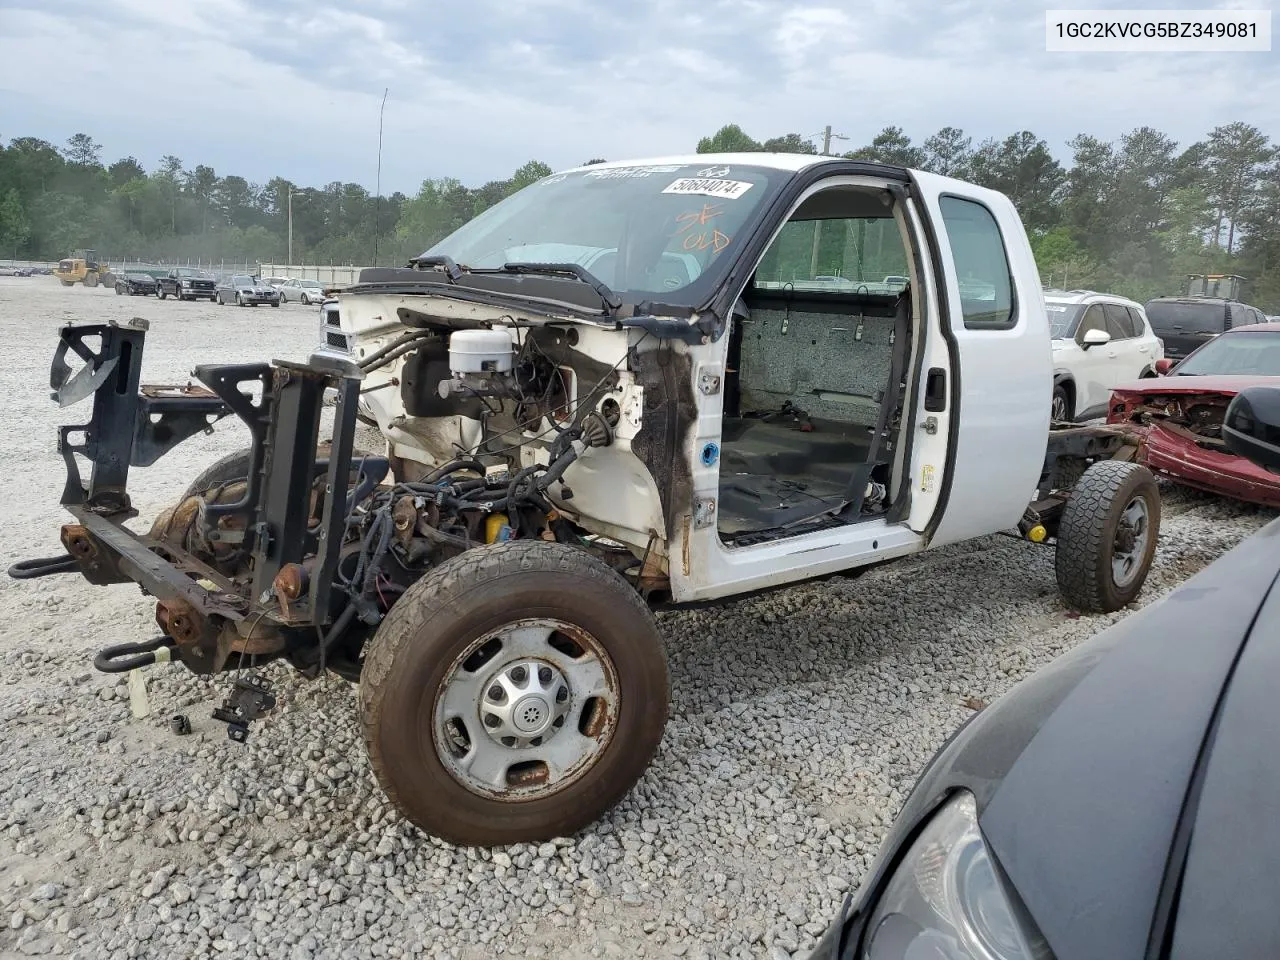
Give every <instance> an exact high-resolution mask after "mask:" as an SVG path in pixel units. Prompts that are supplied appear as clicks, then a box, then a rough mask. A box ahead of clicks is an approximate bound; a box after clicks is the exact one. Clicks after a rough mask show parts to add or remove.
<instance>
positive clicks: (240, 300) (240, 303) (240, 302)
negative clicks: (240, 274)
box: [236, 291, 244, 307]
mask: <svg viewBox="0 0 1280 960" xmlns="http://www.w3.org/2000/svg"><path fill="white" fill-rule="evenodd" d="M236 306H237V307H243V306H244V299H243V298H242V297H241V296H240V293H239V291H236Z"/></svg>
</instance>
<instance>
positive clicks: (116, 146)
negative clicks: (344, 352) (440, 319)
mask: <svg viewBox="0 0 1280 960" xmlns="http://www.w3.org/2000/svg"><path fill="white" fill-rule="evenodd" d="M1138 2H1139V0H1129V2H1128V3H1127V4H1125V3H1120V4H1113V3H1107V2H1099V0H1092V2H1090V3H1087V4H1078V5H1077V6H1080V7H1088V8H1094V9H1096V8H1101V7H1126V6H1132V5H1137V3H1138ZM1272 2H1274V0H1233V2H1228V3H1223V4H1217V6H1223V7H1238V8H1240V9H1265V8H1267V7H1268V6H1269V4H1270V3H1272ZM1148 6H1158V7H1160V8H1165V9H1169V8H1175V7H1180V6H1193V7H1199V8H1204V7H1211V6H1214V4H1213V3H1212V0H1199V2H1198V3H1194V4H1191V5H1179V4H1176V3H1172V2H1170V0H1164V2H1163V3H1156V4H1148ZM1053 7H1054V8H1055V9H1056V8H1062V7H1068V8H1071V7H1070V6H1069V5H1068V4H1065V3H1062V2H1061V0H1059V2H1057V3H1055V4H1053ZM1044 10H1045V7H1043V6H1038V5H1036V4H1034V3H1027V2H1025V0H949V2H947V3H942V2H940V0H935V2H933V3H929V2H923V0H863V2H859V3H850V2H840V0H464V2H461V3H453V2H450V3H440V2H433V0H346V3H345V4H339V3H328V2H326V0H198V2H193V0H94V2H93V3H91V4H89V5H87V6H86V5H84V4H76V3H71V4H66V3H63V4H54V3H51V2H49V0H0V140H4V141H8V140H9V139H12V138H13V137H16V136H36V137H40V138H43V139H46V140H49V141H51V142H53V143H55V144H57V145H62V144H63V143H65V141H66V139H67V137H69V136H70V135H71V134H73V133H76V132H80V131H83V132H85V133H88V134H89V135H90V136H92V137H93V138H94V139H95V140H97V141H98V142H99V143H101V144H102V145H103V147H104V150H103V156H104V159H105V160H106V161H108V162H110V161H112V160H115V159H118V158H120V157H123V156H129V155H132V156H135V157H137V158H138V159H139V160H140V161H141V162H142V164H143V166H144V167H146V168H147V169H148V170H150V169H154V168H155V167H156V166H157V164H158V162H159V159H160V157H161V156H163V155H165V154H174V155H176V156H178V157H180V158H181V159H182V160H183V161H184V163H185V164H186V165H187V166H188V167H191V166H194V165H195V164H197V163H204V164H207V165H209V166H212V167H213V168H214V169H215V170H216V171H217V172H218V173H219V174H220V175H227V174H233V173H234V174H239V175H240V176H244V177H246V178H247V179H249V180H251V181H256V182H259V183H263V182H266V181H267V180H268V179H270V178H271V177H273V176H283V177H287V178H288V179H290V180H292V181H294V182H295V183H298V184H303V185H312V186H321V185H323V184H325V183H328V182H331V181H335V180H338V181H354V182H357V183H361V184H364V185H365V186H367V187H369V188H370V189H372V188H373V187H374V186H375V183H376V180H377V163H378V119H379V107H380V104H381V101H382V96H383V91H384V89H389V91H390V92H389V94H388V96H387V101H386V109H385V123H384V132H383V143H382V170H381V183H382V189H383V192H384V193H391V192H393V191H395V190H401V191H404V192H406V193H412V192H414V191H415V190H416V189H417V186H418V185H419V184H420V183H421V182H422V181H423V180H424V179H427V178H436V177H443V176H452V177H457V178H458V179H460V180H462V181H463V182H464V183H466V184H468V185H479V184H480V183H483V182H484V181H487V180H493V179H500V178H504V177H507V176H510V174H511V173H512V172H513V171H514V170H515V169H516V168H517V167H519V166H520V165H522V164H523V163H525V162H526V161H528V160H531V159H539V160H543V161H545V162H547V163H548V164H550V165H551V166H552V167H553V168H555V169H561V168H565V167H569V166H575V165H577V164H579V163H582V162H584V161H586V160H588V159H591V158H593V157H603V158H605V159H609V160H621V159H627V158H640V157H649V156H658V155H663V154H672V153H686V152H689V153H691V152H693V149H694V147H695V145H696V144H697V141H698V139H699V138H700V137H702V136H705V135H708V134H711V133H714V132H715V130H716V129H718V128H719V127H720V126H722V125H723V124H725V123H737V124H739V125H741V126H742V127H743V128H744V129H745V130H746V131H747V132H748V133H750V134H751V135H752V136H755V137H757V138H758V139H762V140H763V139H765V138H767V137H770V136H776V135H780V134H784V133H789V132H795V133H800V134H803V135H809V134H815V135H816V134H818V133H819V132H820V131H821V130H822V128H823V127H824V126H825V125H826V124H831V125H832V127H833V132H834V133H836V134H837V135H843V136H845V137H848V138H849V139H848V140H847V141H846V140H836V141H835V142H834V143H833V152H841V151H843V150H847V149H852V148H853V147H856V146H860V145H863V144H865V143H867V142H869V141H870V139H871V138H872V137H873V136H874V135H875V134H876V133H877V132H878V131H879V130H880V129H882V128H883V127H885V126H887V125H896V126H899V127H902V128H903V129H904V130H905V131H906V133H907V134H908V135H909V136H911V137H912V139H913V140H914V141H915V142H917V143H919V142H921V141H922V140H924V139H925V138H926V137H928V136H929V135H930V134H932V133H934V132H935V131H937V130H938V129H939V128H941V127H944V126H948V125H950V126H957V127H960V128H962V129H963V130H965V132H966V133H968V134H970V135H972V136H973V137H974V142H975V144H976V143H977V142H978V141H980V140H981V139H983V138H985V137H990V136H994V137H1001V138H1003V137H1004V136H1007V135H1008V134H1011V133H1014V132H1016V131H1019V130H1023V129H1027V130H1031V131H1033V132H1034V133H1036V134H1037V135H1039V136H1042V137H1044V138H1045V139H1046V140H1047V141H1048V142H1049V144H1050V146H1051V148H1052V149H1053V151H1054V153H1055V154H1056V155H1057V156H1058V157H1059V159H1061V160H1063V161H1068V160H1069V159H1070V151H1069V150H1068V148H1067V146H1066V143H1067V141H1068V140H1070V139H1071V137H1072V136H1074V135H1075V134H1077V133H1081V132H1088V133H1091V134H1093V135H1095V136H1099V137H1102V138H1104V139H1108V140H1110V139H1115V138H1117V137H1119V136H1120V135H1122V134H1124V133H1126V132H1127V131H1129V130H1131V129H1133V128H1135V127H1138V126H1142V125H1150V126H1154V127H1156V128H1157V129H1159V130H1161V131H1163V132H1164V133H1166V134H1168V135H1169V136H1172V137H1173V138H1174V139H1176V140H1178V141H1179V142H1180V143H1183V144H1188V143H1191V142H1193V141H1195V140H1198V139H1201V138H1203V137H1204V135H1205V134H1206V133H1207V132H1208V131H1209V130H1210V129H1212V128H1213V127H1214V126H1216V125H1218V124H1221V123H1228V122H1231V121H1235V120H1243V121H1245V122H1248V123H1252V124H1255V125H1257V126H1258V127H1260V128H1261V129H1262V130H1263V131H1264V132H1266V133H1267V134H1268V135H1270V136H1272V137H1273V138H1276V139H1278V140H1280V69H1277V67H1278V66H1280V63H1278V62H1277V57H1278V56H1280V53H1277V52H1271V53H1236V54H1205V53H1197V54H1187V53H1181V54H1179V53H1160V54H1136V53H1126V54H1117V53H1091V54H1080V53H1047V52H1046V51H1045V19H1044Z"/></svg>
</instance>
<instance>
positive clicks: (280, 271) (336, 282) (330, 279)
mask: <svg viewBox="0 0 1280 960" xmlns="http://www.w3.org/2000/svg"><path fill="white" fill-rule="evenodd" d="M259 269H260V270H261V272H260V273H259V274H258V275H259V276H262V277H284V278H285V279H286V280H319V281H320V282H321V283H323V284H324V285H325V286H330V285H332V286H343V285H345V284H348V283H355V282H356V281H357V280H359V279H360V271H361V270H363V269H365V268H364V267H355V266H352V265H350V264H347V265H346V266H345V267H339V266H331V265H329V266H327V265H322V264H316V263H306V264H286V263H263V264H261V265H260V267H259Z"/></svg>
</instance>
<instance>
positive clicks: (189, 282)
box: [182, 280, 191, 287]
mask: <svg viewBox="0 0 1280 960" xmlns="http://www.w3.org/2000/svg"><path fill="white" fill-rule="evenodd" d="M182 285H183V286H184V287H189V286H191V281H190V280H183V281H182Z"/></svg>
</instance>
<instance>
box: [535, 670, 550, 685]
mask: <svg viewBox="0 0 1280 960" xmlns="http://www.w3.org/2000/svg"><path fill="white" fill-rule="evenodd" d="M538 680H539V681H540V682H541V683H550V682H551V668H550V667H539V668H538Z"/></svg>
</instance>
